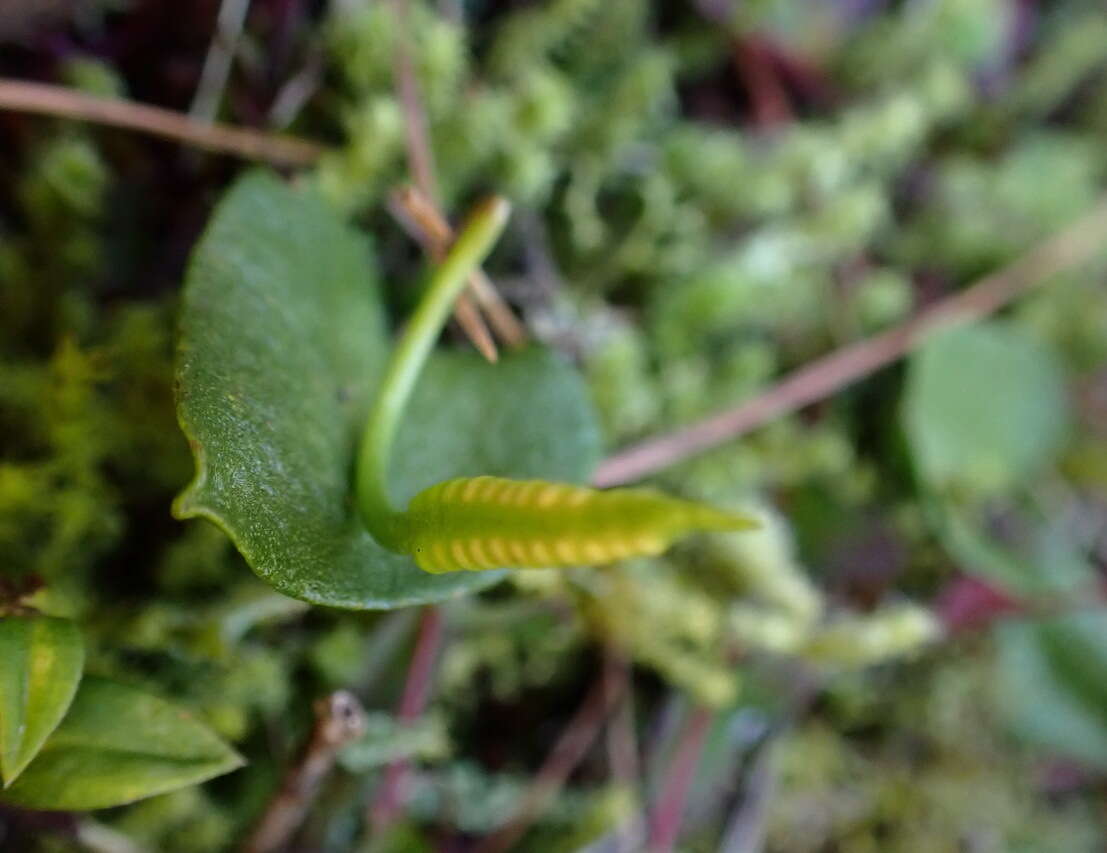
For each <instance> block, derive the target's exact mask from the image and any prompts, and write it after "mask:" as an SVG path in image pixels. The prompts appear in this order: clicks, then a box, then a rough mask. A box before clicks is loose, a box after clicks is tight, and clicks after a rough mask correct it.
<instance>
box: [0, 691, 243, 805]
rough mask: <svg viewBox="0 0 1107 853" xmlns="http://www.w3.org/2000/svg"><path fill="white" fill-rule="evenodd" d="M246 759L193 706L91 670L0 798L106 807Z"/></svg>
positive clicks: (13, 802) (179, 785) (181, 784)
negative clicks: (203, 721)
mask: <svg viewBox="0 0 1107 853" xmlns="http://www.w3.org/2000/svg"><path fill="white" fill-rule="evenodd" d="M241 764H242V759H241V758H240V757H239V756H238V754H237V753H236V752H235V751H234V750H233V749H231V748H230V747H229V746H227V745H226V744H225V743H224V742H223V741H222V740H220V739H219V737H217V736H216V735H215V734H214V733H212V732H211V731H210V730H209V729H208V728H207V727H206V726H204V725H202V724H201V723H199V722H197V721H196V720H195V719H193V717H192V716H191V715H190V714H189V713H188V712H187V711H184V710H182V709H181V708H177V707H175V706H174V705H171V704H170V703H169V702H166V701H164V700H162V699H159V698H157V697H155V696H151V695H149V694H148V693H144V692H142V691H141V690H136V689H135V688H133V687H128V686H125V685H123V684H118V683H116V682H113V681H109V680H107V679H103V678H98V677H96V676H88V677H87V678H85V679H84V681H83V682H82V683H81V689H80V690H79V691H78V692H77V697H76V699H74V700H73V706H72V707H71V708H70V710H69V713H68V714H67V715H66V717H65V719H64V720H63V721H62V724H61V725H60V726H58V728H57V729H56V730H55V731H54V733H53V734H52V735H51V736H50V737H49V738H48V739H47V741H46V743H45V745H44V746H43V747H42V750H41V751H40V752H39V754H38V756H37V757H36V758H35V760H34V761H33V762H31V764H30V766H28V767H27V769H26V771H24V773H23V775H22V776H20V778H19V779H18V780H17V781H16V782H15V784H14V785H12V786H11V787H10V788H8V789H7V790H6V791H4V792H3V793H2V794H0V802H4V803H9V804H11V805H16V806H22V807H25V808H32V809H48V810H49V809H66V810H69V809H75V810H84V809H100V808H107V807H109V806H118V805H123V804H124V803H130V802H134V801H135V800H140V799H142V798H144V797H149V796H153V795H154V794H161V793H164V792H166V791H172V790H175V789H177V788H182V787H185V786H186V785H194V784H196V783H198V782H203V781H205V780H207V779H210V778H212V777H213V776H219V775H220V774H223V773H227V772H229V771H231V770H233V769H235V768H236V767H239V766H240V765H241Z"/></svg>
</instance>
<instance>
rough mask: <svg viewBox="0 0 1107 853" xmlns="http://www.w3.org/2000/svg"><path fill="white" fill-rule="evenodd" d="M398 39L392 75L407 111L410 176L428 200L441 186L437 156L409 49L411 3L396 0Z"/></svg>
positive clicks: (406, 123)
mask: <svg viewBox="0 0 1107 853" xmlns="http://www.w3.org/2000/svg"><path fill="white" fill-rule="evenodd" d="M393 9H394V10H395V13H396V23H397V31H398V35H399V38H398V39H397V40H396V53H395V56H394V61H395V65H394V67H393V75H394V77H395V80H396V90H397V94H398V95H399V98H400V106H401V107H402V108H403V111H404V132H405V134H406V140H407V162H408V168H410V169H411V176H412V178H413V179H414V180H415V186H417V187H418V188H419V189H420V190H421V191H422V193H423V195H425V196H427V198H430V199H435V198H437V197H438V187H437V182H436V180H435V176H434V155H433V154H432V153H431V147H430V137H429V135H428V134H427V115H426V111H425V110H424V109H423V96H422V93H421V92H420V91H419V80H418V78H417V77H416V76H415V67H414V65H412V62H411V51H410V50H408V39H409V30H410V28H409V26H408V21H409V18H410V9H409V7H408V0H393Z"/></svg>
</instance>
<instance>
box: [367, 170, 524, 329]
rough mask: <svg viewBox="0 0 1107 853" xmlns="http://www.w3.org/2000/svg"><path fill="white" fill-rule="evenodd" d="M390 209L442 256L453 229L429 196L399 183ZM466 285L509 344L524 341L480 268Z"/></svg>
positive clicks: (426, 246) (413, 234) (435, 254)
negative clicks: (400, 185) (399, 185)
mask: <svg viewBox="0 0 1107 853" xmlns="http://www.w3.org/2000/svg"><path fill="white" fill-rule="evenodd" d="M389 210H390V211H391V212H392V214H393V216H395V217H396V219H397V221H399V222H400V224H401V225H402V226H403V227H404V230H406V231H407V233H408V234H409V235H410V236H411V237H412V239H414V240H415V241H416V242H418V243H419V244H420V245H421V246H422V247H423V249H424V250H425V251H426V252H427V254H428V255H430V256H431V257H432V258H434V259H435V260H436V261H438V260H441V259H442V256H443V255H445V254H446V252H447V250H448V249H449V248H450V243H452V242H453V239H454V229H453V228H452V227H451V226H450V223H449V222H447V221H446V218H445V217H444V216H443V215H442V214H441V213H439V212H438V208H437V207H435V204H434V201H433V200H432V199H431V198H429V197H428V196H427V195H426V194H425V193H423V192H422V191H421V190H419V189H418V188H416V187H412V186H407V187H400V188H399V189H397V190H396V191H394V192H393V193H392V194H391V195H390V197H389ZM469 287H470V291H471V292H472V294H473V295H474V296H475V297H476V299H477V302H478V303H480V307H481V308H483V309H484V311H485V313H486V314H487V315H488V320H489V322H490V323H491V324H492V327H493V328H494V329H495V330H496V334H497V335H499V336H500V339H501V340H503V341H504V343H506V344H507V345H508V346H510V347H521V346H522V345H523V344H525V343H526V341H527V332H526V329H524V328H523V325H522V324H521V323H520V322H519V321H518V320H517V319H516V318H515V315H514V314H513V313H512V312H511V308H509V307H508V305H507V303H506V302H504V300H503V297H501V296H500V293H499V291H498V290H496V286H495V285H494V284H492V281H491V280H490V279H489V278H488V276H487V275H486V274H485V272H484V271H483V270H481V269H478V270H476V271H475V272H474V273H473V274H472V275H471V276H470V277H469Z"/></svg>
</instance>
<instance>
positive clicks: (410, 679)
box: [367, 605, 443, 836]
mask: <svg viewBox="0 0 1107 853" xmlns="http://www.w3.org/2000/svg"><path fill="white" fill-rule="evenodd" d="M442 623H443V620H442V611H441V610H440V609H439V608H438V607H435V606H434V605H429V606H427V607H424V608H423V612H422V614H421V617H420V619H419V634H418V636H417V637H416V638H415V649H414V651H412V654H411V663H410V664H409V666H408V671H407V681H406V682H405V683H404V692H403V695H402V696H401V697H400V706H399V708H397V710H396V719H397V721H398V722H399V723H400V725H404V724H406V723H412V722H414V721H415V720H417V719H418V718H419V717H420V716H421V715H422V713H423V710H424V709H425V708H426V706H427V699H428V698H429V697H430V688H431V680H432V676H433V674H434V663H435V660H436V659H437V657H438V650H439V648H440V647H441V645H442V633H443V624H442ZM410 770H411V765H410V762H409V761H408V760H407V759H400V760H398V761H394V762H392V763H391V764H389V765H388V767H387V768H386V769H385V771H384V780H383V781H382V782H381V787H380V790H379V791H378V793H377V796H376V797H375V798H374V799H373V800H372V801H371V803H370V806H369V811H368V815H367V818H368V821H369V824H370V825H371V826H372V828H373V833H374V835H377V836H379V835H381V834H383V833H384V832H385V831H386V830H387V829H388V828H389V827H390V826H391V825H392V824H393V823H394V822H395V820H396V818H397V817H398V816H399V813H400V810H401V809H402V808H403V804H404V800H405V799H406V795H407V784H408V779H409V776H410Z"/></svg>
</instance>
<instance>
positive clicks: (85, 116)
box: [0, 79, 326, 166]
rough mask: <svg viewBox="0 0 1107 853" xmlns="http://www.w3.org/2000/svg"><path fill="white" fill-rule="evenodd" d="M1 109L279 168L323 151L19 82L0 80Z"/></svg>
mask: <svg viewBox="0 0 1107 853" xmlns="http://www.w3.org/2000/svg"><path fill="white" fill-rule="evenodd" d="M0 109H6V110H17V111H20V112H28V113H37V114H39V115H49V116H58V117H60V118H68V119H75V120H77V121H90V122H95V123H97V124H105V125H111V126H112V127H121V128H125V129H127V130H137V131H139V132H140V133H149V134H151V135H153V136H160V137H162V138H165V139H172V140H175V141H176V142H182V143H184V144H186V145H192V146H195V147H196V148H202V149H204V150H206V151H214V152H217V153H220V154H230V155H233V156H235V157H242V158H244V159H247V160H261V161H264V162H267V163H272V164H274V165H278V166H309V165H311V164H312V163H314V162H315V161H316V160H317V159H319V156H320V155H321V154H322V153H323V152H324V151H325V150H326V149H325V148H324V146H322V145H318V144H316V143H314V142H307V141H305V140H303V139H296V138H295V137H291V136H285V135H283V134H274V133H268V132H266V131H260V130H251V129H249V128H241V127H230V126H228V125H225V124H208V123H206V122H199V121H196V120H194V119H191V118H189V117H188V116H186V115H182V114H181V113H176V112H173V111H172V110H163V109H161V108H160V107H151V106H147V105H146V104H136V103H134V102H132V101H123V100H119V99H117V98H98V97H95V96H93V95H86V94H85V93H83V92H76V91H74V90H72V89H67V88H65V87H64V86H50V85H48V84H45V83H28V82H25V81H22V80H6V79H0Z"/></svg>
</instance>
